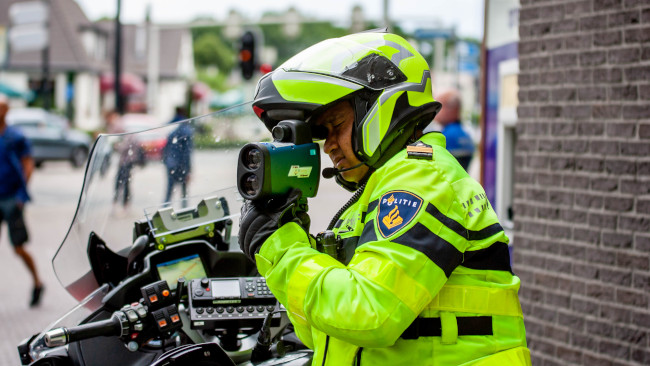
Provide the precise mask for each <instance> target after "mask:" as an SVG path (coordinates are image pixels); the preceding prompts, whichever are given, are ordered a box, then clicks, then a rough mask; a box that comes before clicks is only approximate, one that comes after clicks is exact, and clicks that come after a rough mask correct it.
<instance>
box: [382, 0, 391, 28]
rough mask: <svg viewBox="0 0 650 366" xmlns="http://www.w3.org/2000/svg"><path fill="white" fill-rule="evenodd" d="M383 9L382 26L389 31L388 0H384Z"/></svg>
mask: <svg viewBox="0 0 650 366" xmlns="http://www.w3.org/2000/svg"><path fill="white" fill-rule="evenodd" d="M383 10H384V14H383V17H384V27H386V29H387V30H388V31H389V32H390V31H391V27H390V19H389V17H388V0H384V9H383Z"/></svg>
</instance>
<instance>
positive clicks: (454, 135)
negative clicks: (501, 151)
mask: <svg viewBox="0 0 650 366" xmlns="http://www.w3.org/2000/svg"><path fill="white" fill-rule="evenodd" d="M436 99H437V100H438V101H439V102H440V103H442V109H441V110H440V112H438V114H437V115H436V117H435V119H434V121H435V122H437V123H438V124H440V126H442V130H441V132H442V134H443V135H445V139H446V141H447V150H449V152H450V153H451V155H453V156H454V157H455V158H456V160H458V162H459V163H460V165H461V166H462V167H463V169H465V170H467V169H468V168H469V163H470V162H471V161H472V157H473V156H474V150H476V148H475V147H474V141H473V140H472V137H471V136H470V135H469V134H468V133H467V131H465V129H463V125H462V124H461V122H460V112H461V100H460V93H459V92H458V91H457V90H455V89H451V90H447V91H445V92H442V93H440V94H439V95H437V96H436Z"/></svg>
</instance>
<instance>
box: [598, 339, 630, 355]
mask: <svg viewBox="0 0 650 366" xmlns="http://www.w3.org/2000/svg"><path fill="white" fill-rule="evenodd" d="M598 350H599V351H600V352H601V353H603V354H606V355H608V356H610V357H613V358H615V359H619V360H627V359H628V358H629V357H630V346H629V345H627V344H621V343H619V342H611V341H607V340H603V341H600V344H599V345H598Z"/></svg>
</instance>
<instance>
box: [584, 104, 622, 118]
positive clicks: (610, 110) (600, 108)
mask: <svg viewBox="0 0 650 366" xmlns="http://www.w3.org/2000/svg"><path fill="white" fill-rule="evenodd" d="M622 110H623V107H622V106H620V105H603V104H600V103H597V104H596V105H594V106H593V108H592V112H593V113H592V117H593V118H596V119H601V118H619V117H621V111H622Z"/></svg>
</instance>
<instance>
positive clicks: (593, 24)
mask: <svg viewBox="0 0 650 366" xmlns="http://www.w3.org/2000/svg"><path fill="white" fill-rule="evenodd" d="M604 24H607V15H595V16H586V17H583V18H580V30H581V31H589V30H601V29H603V25H604Z"/></svg>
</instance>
